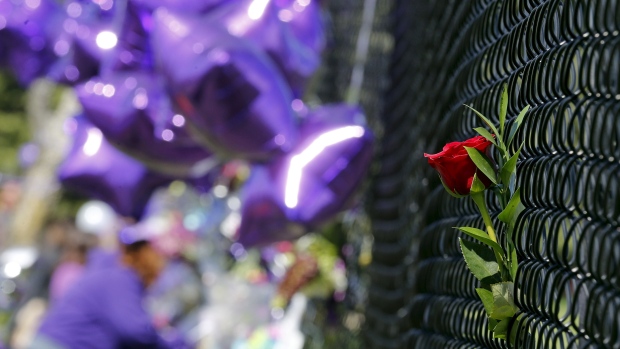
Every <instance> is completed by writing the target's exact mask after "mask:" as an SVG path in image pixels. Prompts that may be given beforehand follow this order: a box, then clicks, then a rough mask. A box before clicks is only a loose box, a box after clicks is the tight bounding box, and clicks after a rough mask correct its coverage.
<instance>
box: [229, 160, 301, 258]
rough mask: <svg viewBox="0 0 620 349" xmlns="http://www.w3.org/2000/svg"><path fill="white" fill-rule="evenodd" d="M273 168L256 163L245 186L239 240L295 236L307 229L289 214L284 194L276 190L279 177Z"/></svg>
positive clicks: (262, 242) (255, 243)
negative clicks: (276, 177)
mask: <svg viewBox="0 0 620 349" xmlns="http://www.w3.org/2000/svg"><path fill="white" fill-rule="evenodd" d="M271 172H272V171H271V169H269V168H267V167H265V166H261V165H257V166H254V167H253V168H252V174H251V176H250V178H249V179H248V180H247V182H246V183H245V184H244V186H243V189H242V192H241V202H242V208H241V225H240V227H239V230H238V236H237V241H238V242H239V243H241V244H243V245H244V246H246V247H252V246H263V245H267V244H271V243H274V242H278V241H287V240H294V239H296V238H299V237H301V236H302V235H304V234H305V233H306V232H307V231H306V229H305V228H304V227H303V226H301V225H299V224H296V223H295V222H293V221H291V220H290V219H289V218H288V217H287V216H286V206H285V205H284V201H283V198H282V196H281V195H278V193H276V192H275V191H274V190H273V189H274V185H275V178H274V176H273V173H271Z"/></svg>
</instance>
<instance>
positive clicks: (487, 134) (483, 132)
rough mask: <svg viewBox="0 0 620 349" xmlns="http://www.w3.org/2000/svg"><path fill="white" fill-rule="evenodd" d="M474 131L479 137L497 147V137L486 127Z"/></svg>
mask: <svg viewBox="0 0 620 349" xmlns="http://www.w3.org/2000/svg"><path fill="white" fill-rule="evenodd" d="M474 131H476V132H478V134H479V135H481V136H482V137H484V138H486V139H487V140H488V141H489V142H491V143H493V145H494V146H496V147H497V142H496V141H495V137H493V135H492V134H491V132H489V131H488V130H487V129H486V128H484V127H476V128H474Z"/></svg>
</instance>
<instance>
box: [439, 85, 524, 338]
mask: <svg viewBox="0 0 620 349" xmlns="http://www.w3.org/2000/svg"><path fill="white" fill-rule="evenodd" d="M508 97H509V95H508V87H507V85H504V87H503V90H502V94H501V99H500V101H499V130H498V128H497V127H495V125H493V123H491V121H490V120H489V119H488V118H487V117H485V116H484V115H482V114H481V113H480V112H478V111H477V110H475V109H473V108H472V107H469V106H466V107H467V108H469V109H471V110H472V111H473V112H474V113H475V114H476V115H477V116H478V117H479V118H480V119H481V120H482V121H483V122H484V123H485V124H486V126H487V127H488V129H489V130H490V132H489V130H487V129H486V128H483V127H477V128H474V131H476V132H477V133H478V134H480V135H481V136H482V137H484V138H486V139H487V140H489V141H490V142H491V143H493V145H495V147H496V149H497V150H498V151H499V153H500V154H501V157H500V158H499V159H497V161H498V163H499V167H500V168H499V171H498V170H497V169H496V168H495V166H494V163H493V162H492V161H491V160H490V159H489V158H487V157H486V156H485V155H484V154H482V153H481V152H480V151H478V150H477V149H475V148H468V147H465V149H466V150H467V154H468V155H469V157H470V158H471V160H472V161H473V162H474V164H475V165H476V167H477V168H478V169H479V170H480V171H481V172H482V173H484V174H485V175H486V176H487V177H488V178H489V179H490V180H491V181H492V182H493V183H494V184H495V186H494V187H493V188H492V189H493V192H494V193H495V194H496V195H497V198H498V202H499V203H500V205H501V207H502V212H501V213H500V214H499V216H498V218H499V220H500V222H502V223H503V224H505V226H506V230H505V231H506V233H507V239H506V246H501V245H500V244H499V243H498V240H497V237H496V235H495V227H494V226H493V225H494V223H493V222H492V220H491V218H490V215H489V212H488V209H487V207H486V203H485V195H484V191H485V190H487V189H488V188H486V187H485V186H484V184H483V183H482V182H481V181H480V180H479V178H478V176H476V175H474V178H473V182H472V186H471V191H470V195H469V196H470V197H471V198H472V200H473V201H474V203H475V204H476V206H477V207H478V209H479V210H480V213H481V215H482V219H483V221H484V224H485V226H486V230H487V231H486V232H484V231H482V230H480V229H477V228H473V227H457V228H456V229H459V230H460V231H462V232H463V233H465V234H467V235H469V236H471V237H473V238H474V239H476V240H477V241H479V242H481V243H482V244H484V245H481V244H478V243H475V242H471V241H466V240H462V239H459V243H460V246H461V252H462V254H463V258H464V259H465V262H466V263H467V267H468V268H469V270H470V271H471V272H472V274H473V275H474V276H475V277H476V278H477V279H478V280H480V282H481V285H482V287H481V288H476V293H477V294H478V296H479V297H480V300H481V301H482V303H483V305H484V308H485V310H486V313H487V315H488V317H489V329H490V330H491V331H492V332H493V337H494V338H500V339H504V340H506V339H507V338H508V337H509V336H508V327H509V325H510V323H511V321H513V319H514V318H515V315H516V314H517V312H518V311H519V309H518V307H517V306H516V305H515V303H514V287H515V285H514V280H515V279H516V274H517V270H518V266H519V265H518V260H517V252H516V248H515V246H514V242H513V240H512V239H513V237H512V234H513V231H514V227H515V224H516V221H517V218H518V217H519V214H520V213H521V212H522V211H523V210H524V207H523V204H522V203H521V190H520V188H516V178H517V162H518V159H519V154H520V152H521V148H522V147H523V145H521V147H520V148H519V149H518V150H517V151H516V152H515V153H514V154H510V151H509V147H510V145H511V143H512V141H513V139H514V137H515V134H516V133H517V131H518V129H519V127H520V126H521V124H522V123H523V119H524V118H525V115H526V114H527V112H528V110H529V106H527V107H525V108H524V109H523V110H522V111H521V112H520V113H519V115H518V116H517V118H516V119H515V120H514V122H513V124H512V127H511V129H510V131H509V134H508V137H505V136H506V131H507V130H506V118H507V113H508ZM504 140H506V142H507V143H504ZM498 172H499V173H498ZM442 183H443V182H442ZM444 187H445V185H444ZM446 190H448V192H450V194H452V195H453V196H456V195H454V193H453V192H451V191H450V189H449V188H446ZM457 197H460V195H459V196H457ZM516 321H519V319H518V318H516ZM513 337H514V335H513V334H511V337H510V341H511V342H514V338H513Z"/></svg>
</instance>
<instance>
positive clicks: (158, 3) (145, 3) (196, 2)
mask: <svg viewBox="0 0 620 349" xmlns="http://www.w3.org/2000/svg"><path fill="white" fill-rule="evenodd" d="M226 1H230V0H130V2H131V3H133V4H136V5H138V6H140V7H142V8H145V9H149V10H151V11H154V10H156V9H157V8H160V7H163V8H167V9H169V10H173V11H175V12H185V13H204V12H207V11H209V10H212V9H213V8H215V7H217V6H219V5H221V4H223V3H225V2H226Z"/></svg>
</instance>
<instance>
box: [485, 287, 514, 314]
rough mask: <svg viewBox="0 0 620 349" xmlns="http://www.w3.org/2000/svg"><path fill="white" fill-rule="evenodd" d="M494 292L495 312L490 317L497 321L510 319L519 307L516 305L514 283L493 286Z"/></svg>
mask: <svg viewBox="0 0 620 349" xmlns="http://www.w3.org/2000/svg"><path fill="white" fill-rule="evenodd" d="M491 291H492V292H493V312H492V313H491V315H490V317H492V318H493V319H496V320H503V319H509V318H511V317H513V316H514V314H516V312H517V310H519V308H517V306H516V305H515V303H514V283H512V282H500V283H497V284H493V285H491Z"/></svg>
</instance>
